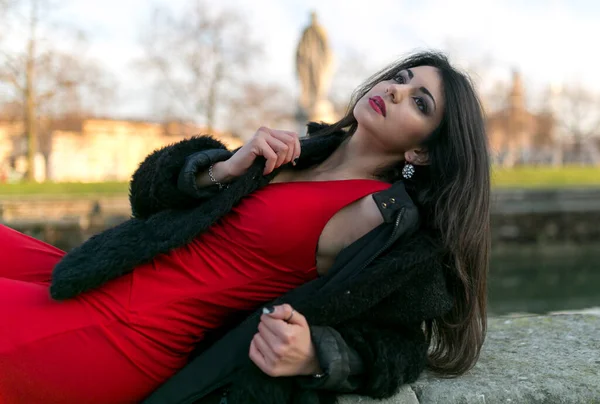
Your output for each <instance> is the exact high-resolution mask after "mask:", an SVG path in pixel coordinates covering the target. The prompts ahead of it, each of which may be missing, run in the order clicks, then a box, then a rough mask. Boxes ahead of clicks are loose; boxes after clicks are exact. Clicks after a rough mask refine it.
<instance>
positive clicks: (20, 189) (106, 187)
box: [0, 166, 600, 197]
mask: <svg viewBox="0 0 600 404" xmlns="http://www.w3.org/2000/svg"><path fill="white" fill-rule="evenodd" d="M492 184H493V186H494V187H496V188H554V187H585V186H600V167H584V166H571V167H556V168H554V167H533V166H526V167H515V168H500V167H494V168H493V170H492ZM128 190H129V183H128V182H98V183H80V182H45V183H27V182H24V183H17V184H0V196H11V197H18V196H28V195H56V196H60V195H65V196H67V195H70V196H78V197H79V196H85V195H98V194H100V195H126V194H127V192H128Z"/></svg>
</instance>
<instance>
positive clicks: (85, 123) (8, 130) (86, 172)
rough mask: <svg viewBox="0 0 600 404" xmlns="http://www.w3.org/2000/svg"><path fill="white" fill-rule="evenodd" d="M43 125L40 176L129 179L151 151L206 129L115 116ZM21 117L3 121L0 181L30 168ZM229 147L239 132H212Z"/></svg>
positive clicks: (235, 142)
mask: <svg viewBox="0 0 600 404" xmlns="http://www.w3.org/2000/svg"><path fill="white" fill-rule="evenodd" d="M46 126H47V127H48V128H47V129H46V130H40V136H39V142H38V150H39V153H38V156H36V161H35V178H36V179H37V180H38V181H43V180H49V181H56V182H66V181H77V182H100V181H128V180H129V179H130V178H131V175H132V174H133V172H134V171H135V170H136V168H137V167H138V165H139V164H140V163H141V162H142V161H143V160H144V158H145V157H146V156H147V155H148V154H150V153H151V152H152V151H154V150H156V149H158V148H160V147H163V146H166V145H168V144H172V143H175V142H178V141H180V140H182V139H184V138H188V137H191V136H193V135H200V134H204V133H206V132H205V131H203V129H202V128H199V127H197V126H195V125H192V124H188V123H183V122H168V123H152V122H143V121H132V120H114V119H101V118H89V119H75V120H63V121H57V122H52V123H51V124H49V125H46ZM23 133H24V131H23V123H22V122H8V121H5V122H0V181H10V180H16V179H19V178H21V177H22V176H23V175H24V173H25V171H26V170H27V158H26V151H27V150H26V140H25V136H24V135H23ZM213 135H214V136H215V137H217V138H219V140H221V141H223V142H224V143H225V144H226V145H227V146H228V147H229V148H237V147H239V146H241V145H242V143H243V142H242V140H241V139H240V138H237V137H234V136H231V135H228V134H225V133H213Z"/></svg>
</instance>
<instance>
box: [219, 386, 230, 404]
mask: <svg viewBox="0 0 600 404" xmlns="http://www.w3.org/2000/svg"><path fill="white" fill-rule="evenodd" d="M228 395H229V389H224V390H223V394H222V395H221V401H219V404H228V403H229V401H228V400H227V396H228Z"/></svg>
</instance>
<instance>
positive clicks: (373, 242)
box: [0, 53, 490, 403]
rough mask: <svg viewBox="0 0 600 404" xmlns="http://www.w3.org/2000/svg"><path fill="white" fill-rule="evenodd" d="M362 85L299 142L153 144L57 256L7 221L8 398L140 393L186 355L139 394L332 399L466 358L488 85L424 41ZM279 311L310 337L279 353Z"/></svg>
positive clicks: (473, 306) (477, 260) (479, 289)
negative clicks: (224, 389) (332, 120)
mask: <svg viewBox="0 0 600 404" xmlns="http://www.w3.org/2000/svg"><path fill="white" fill-rule="evenodd" d="M355 99H356V101H355V102H353V103H352V105H351V108H350V110H349V112H348V114H347V115H346V116H345V117H344V118H342V119H341V120H340V121H339V122H337V123H336V124H334V125H331V126H319V125H311V126H310V127H309V131H311V132H313V134H312V135H313V136H312V137H311V138H309V139H306V140H303V141H302V142H298V141H297V139H296V137H295V136H294V135H293V134H290V133H287V132H283V131H273V130H268V129H261V130H259V132H257V134H256V135H255V136H254V137H253V139H252V140H251V141H250V142H249V143H248V144H246V145H244V146H243V147H242V148H240V149H239V150H237V151H236V152H235V153H231V152H229V151H227V150H226V149H225V148H224V146H223V145H222V144H220V143H219V142H217V141H215V140H214V139H211V138H208V137H201V138H194V139H190V140H187V141H183V142H180V143H178V144H175V145H173V146H169V147H167V148H164V149H162V150H159V151H157V152H155V153H153V154H152V155H150V156H149V157H148V158H147V159H146V160H145V161H144V163H142V165H141V166H140V168H139V169H138V171H137V172H136V173H135V174H134V177H133V181H132V184H131V203H132V210H133V212H134V216H135V217H134V218H133V219H131V220H129V221H127V222H125V223H123V224H122V225H119V226H117V227H115V228H113V229H110V230H107V231H105V232H103V233H101V234H99V235H97V236H95V237H93V238H91V239H90V240H88V241H87V242H86V243H84V244H83V245H82V246H80V247H78V248H76V249H74V250H73V251H71V252H70V253H69V254H67V255H66V256H64V257H62V253H61V252H57V251H51V250H50V249H49V248H47V247H46V246H42V245H40V244H35V245H34V244H32V243H33V242H32V241H27V240H25V239H24V238H23V236H20V235H18V233H17V234H13V233H11V232H8V231H6V230H4V231H3V233H2V237H3V239H4V240H3V241H4V243H3V249H4V248H7V246H10V247H9V248H10V251H4V250H3V251H4V254H3V255H6V256H7V257H4V259H3V261H4V262H8V263H9V265H8V268H7V269H3V270H2V272H0V296H1V297H0V304H2V306H4V307H11V310H9V312H8V313H6V311H3V312H2V314H0V324H2V325H3V327H5V329H6V330H7V332H3V333H0V398H4V399H5V400H12V402H21V401H22V402H35V400H38V401H43V402H46V403H49V402H135V401H139V400H140V399H142V398H143V397H145V396H146V395H148V394H149V393H150V392H151V391H152V390H153V389H155V388H156V387H158V386H159V385H160V384H161V383H162V382H164V381H165V380H167V379H168V378H169V377H171V376H172V375H173V374H175V373H176V372H177V371H178V370H179V369H181V368H183V370H182V371H181V372H179V373H177V374H176V375H175V377H173V378H171V379H170V380H169V381H168V382H167V383H166V384H165V385H164V386H163V387H161V389H159V390H158V391H157V392H156V393H154V394H153V395H152V396H150V398H149V399H148V402H170V401H172V402H191V401H190V400H193V399H198V398H201V397H204V396H205V395H206V394H208V393H210V392H211V391H213V390H215V389H217V388H219V387H221V386H222V385H224V384H227V383H230V382H231V383H230V384H231V385H230V387H229V389H228V390H229V400H230V402H231V403H242V402H260V403H269V402H273V403H281V402H292V401H294V402H300V403H302V402H306V403H308V402H319V400H322V402H327V400H328V399H331V398H332V394H331V393H330V392H331V391H333V392H348V391H355V392H358V393H363V394H369V395H372V396H374V397H385V396H389V395H391V394H393V393H394V391H396V389H397V388H398V386H399V385H400V384H402V383H406V382H410V381H412V380H414V379H416V377H418V375H419V373H420V372H421V371H422V370H423V368H424V367H425V364H426V363H427V364H428V365H429V366H430V367H431V368H432V369H433V370H436V371H438V372H440V373H442V374H447V375H456V374H460V373H463V372H464V371H466V370H468V369H469V368H470V367H472V366H473V365H474V363H475V361H476V360H477V357H478V354H479V350H480V347H481V345H482V343H483V338H484V334H485V327H486V322H485V304H486V287H485V282H486V271H487V265H488V250H489V248H488V244H489V188H490V184H489V163H488V155H487V145H486V138H485V132H484V125H483V117H482V112H481V108H480V105H479V102H478V100H477V97H476V95H475V93H474V91H473V88H472V86H471V84H470V82H469V80H468V79H467V78H466V77H465V76H464V75H463V74H461V73H459V72H457V71H456V70H454V69H453V68H452V67H451V66H450V65H449V64H448V62H447V60H446V59H445V58H444V57H443V56H441V55H438V54H435V53H422V54H416V55H414V56H412V57H409V58H407V59H406V60H404V61H402V62H399V63H397V64H395V65H393V66H391V67H389V68H387V69H385V70H384V71H382V72H381V73H379V74H378V75H376V76H374V77H373V78H372V79H371V80H369V82H368V83H367V84H365V85H364V86H363V88H361V89H359V91H358V92H357V93H356V97H355ZM210 184H212V185H210ZM407 193H408V195H410V196H411V197H412V200H414V202H415V204H416V207H417V208H418V215H414V214H412V212H416V211H417V209H416V208H415V207H414V206H415V204H413V203H412V201H411V198H410V197H408V195H407ZM419 217H420V221H419V220H415V219H418V218H419ZM415 230H416V231H415ZM7 232H8V233H7ZM24 244H27V245H30V246H31V245H33V247H31V249H30V250H29V251H25V252H24V251H23V248H19V246H20V245H24ZM233 246H235V247H233ZM33 250H37V251H36V252H33ZM38 256H39V257H38ZM6 258H8V259H6ZM59 259H60V262H59V263H58V265H56V267H55V269H54V272H53V279H52V284H51V286H50V292H51V295H52V297H53V298H54V299H57V300H62V301H60V302H55V301H51V300H49V298H48V297H47V289H46V288H47V286H48V278H49V273H50V270H51V268H52V266H53V265H54V263H56V262H57V261H58V260H59ZM32 263H33V264H35V265H32ZM42 267H43V268H42ZM4 268H6V267H4ZM134 268H135V270H133V269H134ZM273 299H275V300H274V304H277V309H276V310H273V308H270V307H269V308H266V309H265V312H264V314H263V315H262V316H260V317H258V316H256V315H252V316H250V317H249V318H248V319H247V320H246V321H244V322H243V323H242V324H241V325H239V326H237V327H236V328H234V329H233V330H232V331H230V332H229V333H228V334H226V335H225V336H223V337H222V338H219V339H218V341H217V342H216V343H214V344H213V345H212V346H210V348H206V347H205V346H202V345H200V346H199V347H198V343H199V342H200V341H202V342H205V343H206V342H207V341H208V340H209V338H211V337H213V338H212V339H211V340H215V339H216V338H214V336H215V335H219V336H220V334H221V333H219V331H222V330H228V329H230V328H231V327H232V326H233V325H235V324H236V323H237V322H238V321H239V320H240V318H241V317H240V315H242V316H244V315H247V314H248V313H249V312H251V311H252V310H254V309H256V308H258V307H260V305H261V304H264V303H265V302H268V301H271V300H273ZM280 303H287V304H288V305H280ZM292 308H294V309H296V310H297V311H292ZM273 311H274V312H273ZM271 312H272V313H271ZM301 313H302V314H301ZM282 323H283V325H282ZM309 324H310V329H309V326H308V325H309ZM286 327H287V328H286ZM278 329H279V330H281V329H283V330H284V331H283V333H287V337H289V338H288V341H289V340H291V341H292V343H290V344H287V348H288V349H289V348H290V346H291V347H297V346H302V347H303V349H297V350H296V351H294V350H293V349H289V350H288V351H286V352H282V351H280V352H279V354H280V355H278V353H277V352H276V349H275V348H274V347H273V341H279V340H281V333H278V332H277V330H278ZM307 330H308V332H307ZM309 333H311V334H312V340H311V338H310V336H311V335H310V334H309ZM194 347H198V348H197V351H196V354H197V355H198V356H197V357H196V358H195V359H194V360H193V361H191V363H189V364H188V365H187V366H186V363H187V362H188V360H189V359H190V354H191V351H192V349H193V348H194ZM428 349H430V350H429V352H428ZM292 351H294V352H296V353H298V352H301V354H300V355H297V356H296V357H295V358H293V357H292V356H293V355H291V354H290V352H292ZM240 352H241V353H243V354H240ZM332 357H333V358H334V359H332ZM286 360H288V362H287V365H288V366H284V368H285V369H284V370H281V367H279V368H278V367H277V366H279V365H281V364H282V363H284V362H286ZM290 363H291V365H290ZM340 363H342V364H343V366H340ZM209 367H210V369H209ZM340 368H342V369H340ZM198 371H199V372H200V373H198ZM202 372H205V373H202ZM315 374H316V376H317V377H312V378H311V377H306V376H307V375H315ZM190 375H191V376H190ZM271 376H273V377H271ZM278 376H279V377H278ZM281 376H297V377H294V378H292V377H281ZM180 394H183V395H180ZM177 395H180V396H179V397H176V396H177ZM315 400H317V401H315ZM9 402H11V401H9Z"/></svg>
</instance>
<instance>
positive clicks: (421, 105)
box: [414, 97, 427, 114]
mask: <svg viewBox="0 0 600 404" xmlns="http://www.w3.org/2000/svg"><path fill="white" fill-rule="evenodd" d="M414 100H415V104H416V105H417V108H419V110H420V111H421V112H422V113H423V114H427V103H426V102H425V100H423V98H421V97H415V98H414Z"/></svg>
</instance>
